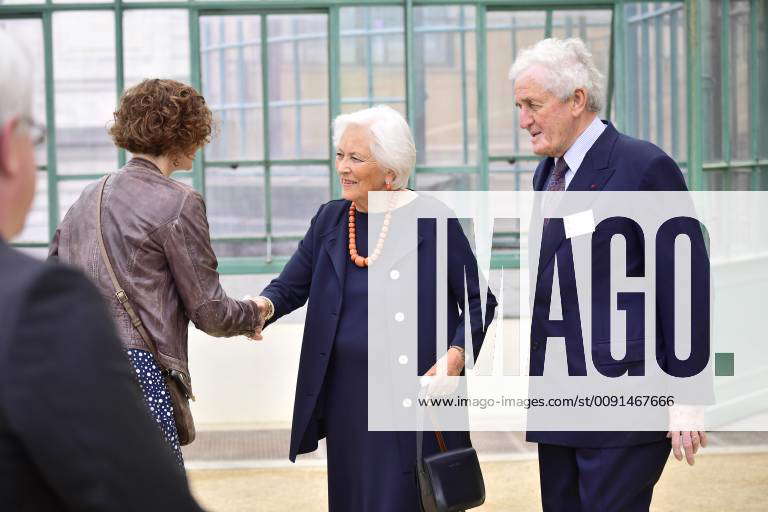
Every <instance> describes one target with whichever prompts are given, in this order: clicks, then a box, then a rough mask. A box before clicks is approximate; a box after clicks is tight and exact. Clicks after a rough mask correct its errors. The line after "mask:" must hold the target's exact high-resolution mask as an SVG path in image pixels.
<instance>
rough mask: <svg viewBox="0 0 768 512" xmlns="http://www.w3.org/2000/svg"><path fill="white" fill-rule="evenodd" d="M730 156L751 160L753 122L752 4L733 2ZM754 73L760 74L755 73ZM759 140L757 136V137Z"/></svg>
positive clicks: (736, 158) (747, 0)
mask: <svg viewBox="0 0 768 512" xmlns="http://www.w3.org/2000/svg"><path fill="white" fill-rule="evenodd" d="M730 8H731V20H730V21H731V55H730V58H731V69H732V70H733V71H732V73H731V90H730V91H728V94H727V95H728V96H729V97H730V100H731V120H730V122H731V153H732V158H733V159H734V160H747V159H749V158H751V157H752V127H751V119H750V115H751V114H750V108H749V103H750V96H751V94H750V74H751V72H750V64H749V55H750V44H749V37H750V26H749V25H750V12H749V0H733V1H732V2H731V7H730ZM753 72H757V70H754V71H753ZM755 136H757V134H755Z"/></svg>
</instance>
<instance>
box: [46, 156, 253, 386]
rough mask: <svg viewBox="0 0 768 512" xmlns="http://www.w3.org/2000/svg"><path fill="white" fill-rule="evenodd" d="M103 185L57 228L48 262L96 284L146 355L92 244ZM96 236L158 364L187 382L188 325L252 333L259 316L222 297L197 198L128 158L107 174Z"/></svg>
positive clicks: (88, 192)
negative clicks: (80, 272)
mask: <svg viewBox="0 0 768 512" xmlns="http://www.w3.org/2000/svg"><path fill="white" fill-rule="evenodd" d="M100 186H101V180H99V181H98V182H96V183H92V184H90V185H89V186H88V187H87V188H86V189H85V190H84V191H83V193H82V194H81V195H80V198H79V199H78V200H77V202H75V204H74V205H73V206H72V208H70V210H69V211H68V212H67V215H66V216H65V217H64V220H63V221H61V223H60V224H59V227H58V229H57V230H56V234H55V235H54V238H53V242H52V243H51V247H50V251H49V257H52V258H58V259H59V260H60V261H61V262H63V263H68V264H71V265H75V266H76V267H79V268H81V269H83V270H84V271H85V272H86V274H88V276H89V277H91V279H92V280H93V281H94V282H95V283H96V285H97V287H98V288H99V290H100V291H101V293H102V295H103V296H104V299H105V301H106V303H107V305H108V307H109V310H110V312H111V314H112V317H113V318H114V319H115V323H116V325H117V329H118V334H119V335H120V338H121V339H122V341H123V345H124V346H125V347H126V348H138V349H143V350H149V349H148V348H147V347H146V346H145V344H144V342H143V341H142V339H141V336H140V335H139V333H138V331H136V329H135V328H134V327H133V326H132V325H131V322H130V320H129V318H128V315H127V314H126V313H125V311H124V310H123V307H122V306H121V305H120V303H119V302H118V300H117V298H116V297H115V291H114V288H113V286H112V282H111V280H110V278H109V274H108V273H107V269H106V267H105V266H104V263H103V261H102V260H101V255H100V253H99V246H98V239H97V237H96V201H97V195H98V191H99V187H100ZM102 203H103V204H102V232H103V236H104V244H105V246H106V248H107V252H108V253H109V257H110V260H111V261H112V266H113V267H114V269H115V274H116V275H117V279H118V281H119V282H120V284H121V285H122V287H123V288H124V289H125V291H126V293H127V294H128V297H130V299H131V302H133V305H134V307H135V308H136V311H137V313H138V314H139V316H140V317H141V320H142V321H143V323H144V326H145V327H146V329H147V331H148V332H149V335H150V336H151V337H152V339H153V340H154V342H155V344H156V345H157V349H158V352H159V353H160V358H161V359H162V361H161V364H162V365H163V366H165V367H167V368H172V369H175V370H178V371H180V372H183V373H184V374H185V375H186V376H187V377H189V369H188V365H187V334H188V326H189V321H190V320H192V322H193V323H194V324H195V326H196V327H197V328H198V329H200V330H201V331H205V332H206V333H208V334H210V335H211V336H219V337H222V336H237V335H241V334H251V333H253V332H254V331H255V329H256V326H257V320H258V314H259V313H258V309H257V308H256V307H255V306H254V305H253V303H252V302H251V301H239V300H235V299H232V298H230V297H228V296H227V294H226V293H224V290H223V289H222V288H221V284H219V274H218V272H216V268H217V266H218V262H217V261H216V255H215V254H214V253H213V249H212V247H211V239H210V235H209V232H208V220H207V218H206V215H205V203H204V202H203V198H202V197H201V196H200V194H198V193H197V192H196V191H195V190H193V189H192V188H190V187H188V186H186V185H184V184H182V183H179V182H177V181H175V180H172V179H170V178H167V177H166V176H164V175H163V174H162V173H161V172H160V170H159V169H158V168H157V167H155V165H154V164H152V163H151V162H149V161H147V160H144V159H140V158H134V159H132V160H131V161H130V162H128V164H126V166H125V167H123V168H122V169H120V170H119V171H117V172H116V173H113V174H112V175H111V177H110V179H109V181H108V182H107V186H106V188H105V190H104V197H103V199H102Z"/></svg>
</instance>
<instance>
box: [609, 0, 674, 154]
mask: <svg viewBox="0 0 768 512" xmlns="http://www.w3.org/2000/svg"><path fill="white" fill-rule="evenodd" d="M625 13H626V30H625V33H626V52H627V53H626V69H627V76H626V77H616V87H621V86H624V87H625V91H626V99H627V101H626V103H625V108H626V110H625V111H624V112H623V113H622V114H623V117H624V119H625V131H626V132H627V133H628V134H629V135H632V136H634V137H638V138H640V139H643V140H647V141H651V142H653V143H654V144H656V145H658V146H659V147H661V148H662V149H664V150H665V151H666V152H667V153H669V154H670V155H671V156H672V157H673V158H675V159H677V160H684V159H685V158H686V155H687V128H686V126H687V125H686V98H687V94H686V91H687V84H686V47H685V10H684V6H683V4H682V3H672V2H663V3H661V2H659V3H632V4H627V5H626V7H625Z"/></svg>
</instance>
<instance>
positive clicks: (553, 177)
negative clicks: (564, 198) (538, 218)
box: [543, 157, 568, 229]
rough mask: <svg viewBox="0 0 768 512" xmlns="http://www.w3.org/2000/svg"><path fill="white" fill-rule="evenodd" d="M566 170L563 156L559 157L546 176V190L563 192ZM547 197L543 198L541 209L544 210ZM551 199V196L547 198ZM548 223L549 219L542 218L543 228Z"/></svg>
mask: <svg viewBox="0 0 768 512" xmlns="http://www.w3.org/2000/svg"><path fill="white" fill-rule="evenodd" d="M567 171H568V164H566V163H565V158H563V157H560V158H558V159H557V161H556V162H555V168H554V169H552V172H551V173H550V175H549V177H548V178H547V184H546V186H545V187H544V190H545V191H546V192H563V191H564V190H565V173H566V172H567ZM547 199H548V198H544V203H543V205H544V206H543V209H544V210H546V206H545V205H546V204H547ZM549 199H551V198H549ZM547 225H549V219H548V218H545V219H544V229H546V227H547Z"/></svg>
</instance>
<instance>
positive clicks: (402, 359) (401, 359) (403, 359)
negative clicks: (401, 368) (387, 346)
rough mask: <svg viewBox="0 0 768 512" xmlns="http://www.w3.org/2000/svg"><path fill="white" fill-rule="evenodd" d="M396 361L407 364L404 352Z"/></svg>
mask: <svg viewBox="0 0 768 512" xmlns="http://www.w3.org/2000/svg"><path fill="white" fill-rule="evenodd" d="M397 362H398V363H400V364H408V356H406V355H405V354H403V355H401V356H400V357H398V358H397Z"/></svg>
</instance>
